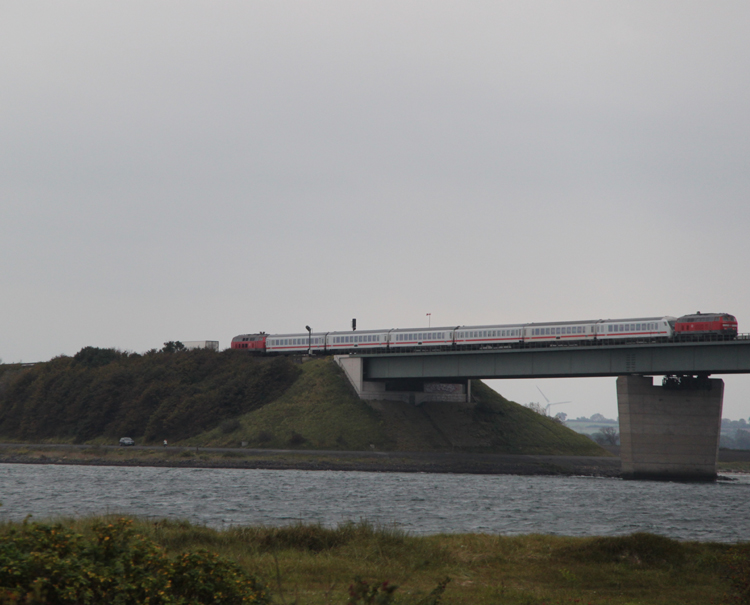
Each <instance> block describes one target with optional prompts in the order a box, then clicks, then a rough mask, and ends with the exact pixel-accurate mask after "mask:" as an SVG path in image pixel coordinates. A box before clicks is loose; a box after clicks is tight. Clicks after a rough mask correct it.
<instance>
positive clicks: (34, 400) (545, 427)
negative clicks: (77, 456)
mask: <svg viewBox="0 0 750 605" xmlns="http://www.w3.org/2000/svg"><path fill="white" fill-rule="evenodd" d="M472 399H473V400H472V402H471V403H468V404H455V403H437V402H434V403H425V404H422V405H420V406H413V405H408V404H405V403H400V402H388V401H383V402H372V403H369V404H368V403H365V402H363V401H361V400H360V399H359V398H358V397H356V395H355V394H354V392H353V391H352V389H351V387H350V386H349V383H348V382H347V380H346V378H345V376H344V375H343V372H342V371H341V370H340V369H339V368H338V366H336V365H335V364H334V363H333V361H332V360H331V359H330V358H325V359H317V360H314V361H309V362H307V363H295V362H294V360H292V359H289V358H259V357H252V356H250V355H247V354H246V353H244V352H238V351H224V352H221V353H216V352H213V351H205V350H198V351H187V352H178V353H171V354H170V353H163V352H149V353H147V354H144V355H135V354H126V353H121V352H117V351H113V350H110V349H94V348H90V347H88V348H86V349H83V350H82V351H81V352H79V353H78V354H77V355H76V356H75V357H58V358H55V359H53V360H51V361H50V362H47V363H42V364H37V365H35V366H34V367H31V368H25V369H24V368H14V367H10V366H0V439H3V440H6V441H24V442H45V441H46V442H76V443H84V442H90V443H107V442H108V443H112V442H116V440H117V439H118V438H119V437H122V436H125V435H127V436H130V437H133V438H135V439H136V440H138V441H139V442H141V443H158V442H160V441H161V440H163V439H167V440H169V442H170V444H174V445H177V444H180V443H183V444H186V445H201V446H240V445H243V444H244V445H245V446H247V447H264V448H284V449H287V448H291V449H327V450H372V449H377V450H391V451H394V450H403V451H463V452H495V453H514V454H567V455H606V452H604V450H602V449H601V448H599V446H598V445H596V444H595V443H593V442H592V441H591V440H590V439H588V438H587V437H585V436H582V435H579V434H577V433H575V432H574V431H571V430H570V429H567V428H566V427H564V426H562V425H561V424H559V423H557V422H555V421H554V420H552V419H550V418H546V417H543V416H540V415H539V414H536V413H535V412H533V411H531V410H529V409H527V408H525V407H523V406H520V405H518V404H516V403H513V402H509V401H507V400H506V399H504V398H503V397H502V396H500V395H498V394H497V393H495V392H494V391H492V390H491V389H490V388H488V387H487V386H486V385H484V384H482V383H481V382H480V381H473V383H472Z"/></svg>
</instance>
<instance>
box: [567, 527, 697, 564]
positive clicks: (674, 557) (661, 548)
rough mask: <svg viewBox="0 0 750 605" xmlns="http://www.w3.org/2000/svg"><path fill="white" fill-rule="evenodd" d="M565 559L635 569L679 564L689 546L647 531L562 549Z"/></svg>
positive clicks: (587, 541)
mask: <svg viewBox="0 0 750 605" xmlns="http://www.w3.org/2000/svg"><path fill="white" fill-rule="evenodd" d="M560 554H561V555H562V556H570V557H571V558H572V559H575V560H578V561H595V562H600V563H601V562H608V563H628V564H631V565H635V566H640V565H649V566H660V565H680V564H682V563H683V562H684V561H685V559H686V557H687V552H686V547H685V546H684V545H683V544H681V543H680V542H678V541H677V540H672V539H671V538H665V537H664V536H658V535H656V534H649V533H645V532H641V533H635V534H631V535H629V536H617V537H604V538H591V539H590V540H585V541H583V542H581V543H580V544H577V545H576V546H575V547H568V548H564V549H562V550H561V552H560Z"/></svg>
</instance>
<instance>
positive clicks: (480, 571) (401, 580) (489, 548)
mask: <svg viewBox="0 0 750 605" xmlns="http://www.w3.org/2000/svg"><path fill="white" fill-rule="evenodd" d="M101 520H102V519H101V518H99V519H92V518H88V519H76V520H64V521H63V524H64V525H66V526H68V527H70V528H72V529H74V530H75V531H77V532H79V533H82V534H84V535H86V534H91V532H92V526H93V525H94V524H95V523H96V522H97V521H101ZM110 522H111V520H110ZM15 525H18V524H15ZM11 526H13V524H10V523H6V524H3V525H2V526H0V536H1V535H2V534H3V533H5V532H7V531H8V529H9V528H10V527H11ZM134 527H135V529H136V531H137V532H138V533H140V534H142V535H143V536H145V537H146V538H149V539H150V540H153V541H154V542H156V543H157V544H160V545H161V546H162V547H164V548H165V549H166V550H167V552H168V553H169V554H170V555H177V554H179V553H182V552H185V551H194V550H196V549H199V548H206V549H209V550H211V551H213V552H216V553H218V554H219V555H220V556H222V557H226V558H228V559H230V560H232V561H234V562H235V563H237V564H238V565H239V566H240V567H241V568H243V569H244V570H245V571H246V572H248V573H251V574H255V575H257V576H259V577H260V578H261V579H263V580H264V581H265V582H266V583H267V584H268V585H269V586H270V588H271V590H272V593H273V602H274V603H279V604H281V603H285V604H292V603H296V604H298V605H318V604H319V605H324V604H326V605H336V604H341V605H344V604H345V603H347V599H348V598H349V594H348V588H349V586H350V585H351V584H352V582H353V580H354V578H355V577H361V578H363V580H364V581H366V582H368V583H370V584H371V585H373V584H380V583H382V582H384V581H387V582H389V583H390V584H396V585H398V586H399V588H398V590H397V591H396V593H395V596H396V597H397V601H396V602H402V603H417V602H419V599H421V598H424V597H425V596H426V595H428V594H429V593H430V591H432V590H433V589H434V588H435V587H436V586H437V585H438V584H439V583H440V582H441V581H443V580H444V579H445V578H446V577H449V578H450V579H451V580H450V582H449V583H448V585H447V588H446V591H445V594H444V595H443V599H442V601H441V602H442V603H445V604H457V605H458V604H466V605H469V604H471V605H482V604H493V605H496V604H502V605H542V604H547V605H553V604H556V605H562V604H573V603H591V604H592V605H602V604H612V605H636V604H638V605H648V604H654V605H657V604H658V605H667V604H678V603H679V604H680V605H690V604H700V605H706V604H709V603H716V604H719V603H728V602H730V601H729V600H728V597H726V596H725V595H727V594H728V591H729V585H728V584H727V581H726V580H725V568H724V567H723V563H722V561H723V557H724V556H725V554H726V553H727V551H728V550H729V548H730V547H729V545H724V544H714V543H698V542H678V541H675V540H670V539H668V538H663V537H660V536H655V535H652V534H634V535H631V536H624V537H611V538H610V537H607V538H569V537H559V536H542V535H528V536H517V537H504V536H491V535H484V534H444V535H435V536H426V537H415V536H411V535H408V534H407V533H405V532H403V531H401V530H400V529H398V528H396V527H391V526H387V527H378V526H374V525H372V524H370V523H367V522H364V521H363V522H359V523H345V524H342V525H340V526H338V527H337V528H326V527H323V526H320V525H308V524H301V523H300V524H295V525H290V526H286V527H257V526H252V527H234V528H230V529H227V530H224V531H217V530H213V529H209V528H207V527H203V526H200V525H192V524H190V523H187V522H183V521H166V520H163V521H156V522H153V521H147V520H143V519H136V520H135V523H134ZM398 599H400V600H398ZM383 602H389V601H383ZM433 602H434V601H433Z"/></svg>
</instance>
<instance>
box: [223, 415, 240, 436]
mask: <svg viewBox="0 0 750 605" xmlns="http://www.w3.org/2000/svg"><path fill="white" fill-rule="evenodd" d="M240 426H241V425H240V421H239V420H238V419H237V418H227V419H226V420H224V421H223V422H222V423H221V424H220V425H219V430H220V431H221V432H222V433H224V434H225V435H228V434H229V433H233V432H234V431H236V430H237V429H238V428H240Z"/></svg>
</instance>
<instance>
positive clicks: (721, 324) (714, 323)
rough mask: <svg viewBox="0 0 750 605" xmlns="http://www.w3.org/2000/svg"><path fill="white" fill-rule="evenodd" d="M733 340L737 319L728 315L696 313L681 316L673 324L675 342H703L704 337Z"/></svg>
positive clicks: (735, 334)
mask: <svg viewBox="0 0 750 605" xmlns="http://www.w3.org/2000/svg"><path fill="white" fill-rule="evenodd" d="M710 336H717V337H720V338H726V337H729V338H734V337H736V336H737V318H736V317H735V316H734V315H729V314H728V313H700V312H698V313H696V314H695V315H683V316H682V317H679V318H678V319H677V321H675V323H674V338H675V340H697V339H701V340H705V339H706V337H710Z"/></svg>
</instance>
